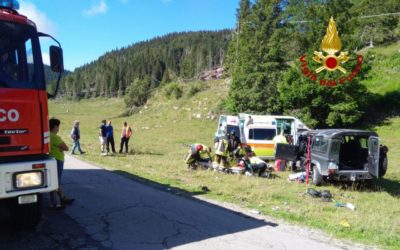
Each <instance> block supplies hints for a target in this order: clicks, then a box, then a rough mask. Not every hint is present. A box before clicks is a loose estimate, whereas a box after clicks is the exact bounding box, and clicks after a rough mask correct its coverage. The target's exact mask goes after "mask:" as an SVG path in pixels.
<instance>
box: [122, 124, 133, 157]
mask: <svg viewBox="0 0 400 250" xmlns="http://www.w3.org/2000/svg"><path fill="white" fill-rule="evenodd" d="M131 136H132V129H131V127H130V126H128V123H127V122H124V126H123V127H122V133H121V145H120V147H119V153H120V154H121V153H122V150H123V148H124V145H125V152H126V153H128V152H129V151H128V143H129V138H131Z"/></svg>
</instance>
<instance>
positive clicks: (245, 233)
mask: <svg viewBox="0 0 400 250" xmlns="http://www.w3.org/2000/svg"><path fill="white" fill-rule="evenodd" d="M135 178H137V177H134V176H129V175H124V174H123V173H119V174H117V173H112V172H110V171H106V170H104V169H102V168H99V167H96V166H93V165H90V164H88V163H85V162H82V161H80V160H78V159H76V158H72V157H67V158H66V170H65V172H64V176H63V187H64V190H65V192H66V194H67V195H68V196H71V197H74V198H75V199H76V200H75V202H74V203H73V204H72V205H71V206H68V207H67V208H66V209H65V210H64V211H49V210H47V208H46V207H47V206H48V198H47V199H45V202H44V208H43V212H44V215H43V220H42V221H41V223H40V224H39V225H38V227H37V228H36V229H35V230H25V231H15V230H10V229H9V221H8V217H7V215H4V213H1V214H3V215H2V216H0V249H252V250H253V249H307V250H311V249H324V250H325V249H365V247H361V246H356V245H346V244H344V243H343V242H339V241H336V240H332V239H330V238H329V237H327V236H325V235H324V234H322V233H320V232H314V231H311V230H308V229H305V228H301V227H295V226H289V225H286V224H284V223H277V222H273V221H270V220H267V219H265V217H262V216H251V213H250V214H249V213H247V212H246V211H244V210H241V211H237V210H235V211H234V210H232V208H226V207H224V206H222V205H218V204H215V203H211V202H207V201H204V200H199V199H196V198H194V197H182V195H179V194H180V193H181V192H180V191H179V190H176V189H173V188H168V187H165V186H161V185H157V184H154V183H151V182H149V183H148V184H144V183H143V180H142V181H137V180H135ZM185 196H186V195H185ZM249 215H250V216H249ZM255 217H256V218H255Z"/></svg>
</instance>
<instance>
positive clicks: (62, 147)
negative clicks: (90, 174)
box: [49, 118, 74, 210]
mask: <svg viewBox="0 0 400 250" xmlns="http://www.w3.org/2000/svg"><path fill="white" fill-rule="evenodd" d="M60 123H61V122H60V120H58V119H56V118H51V119H50V120H49V125H50V153H49V155H50V156H52V157H54V158H55V159H56V161H57V174H58V176H57V177H58V185H59V188H58V189H57V190H55V191H53V192H51V193H50V203H51V204H50V207H49V209H50V210H62V209H64V208H65V205H69V204H71V203H72V202H73V201H74V199H70V198H67V197H66V196H65V194H64V192H63V191H62V189H61V177H62V173H63V171H64V151H67V150H68V146H67V145H66V144H65V142H64V141H63V140H62V139H61V137H60V136H58V135H57V134H58V131H59V130H60ZM57 195H58V197H59V199H60V202H57Z"/></svg>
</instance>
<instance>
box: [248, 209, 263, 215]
mask: <svg viewBox="0 0 400 250" xmlns="http://www.w3.org/2000/svg"><path fill="white" fill-rule="evenodd" d="M250 213H252V214H261V212H260V211H258V210H256V209H253V210H250Z"/></svg>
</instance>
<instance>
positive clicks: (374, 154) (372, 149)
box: [368, 136, 380, 177]
mask: <svg viewBox="0 0 400 250" xmlns="http://www.w3.org/2000/svg"><path fill="white" fill-rule="evenodd" d="M379 143H380V141H379V138H378V137H376V136H370V137H369V139H368V171H369V173H370V174H371V175H372V176H375V177H378V176H379V145H380V144H379Z"/></svg>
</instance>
